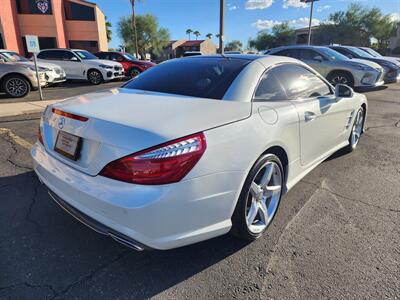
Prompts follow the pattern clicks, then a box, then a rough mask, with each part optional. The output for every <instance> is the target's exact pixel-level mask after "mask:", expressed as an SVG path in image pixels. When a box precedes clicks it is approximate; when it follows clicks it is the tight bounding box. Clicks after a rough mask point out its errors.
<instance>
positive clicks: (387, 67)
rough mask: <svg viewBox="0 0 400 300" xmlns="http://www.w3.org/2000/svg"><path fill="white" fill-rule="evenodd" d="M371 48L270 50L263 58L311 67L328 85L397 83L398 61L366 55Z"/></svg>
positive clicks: (333, 46) (399, 73) (304, 47)
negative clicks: (291, 60)
mask: <svg viewBox="0 0 400 300" xmlns="http://www.w3.org/2000/svg"><path fill="white" fill-rule="evenodd" d="M371 50H372V49H370V48H364V49H363V48H357V47H353V46H342V45H329V46H326V47H325V46H307V45H295V46H282V47H278V48H274V49H269V50H267V51H265V52H264V54H269V55H278V56H288V57H292V58H296V59H299V60H301V61H303V62H305V63H306V64H308V65H310V66H311V67H313V68H314V69H315V70H317V71H318V72H319V73H320V74H321V75H323V76H324V77H325V78H326V79H327V80H328V81H329V82H330V83H331V84H333V85H336V84H339V83H341V84H347V85H349V86H351V87H357V88H370V87H377V86H381V85H383V84H385V83H393V82H397V81H399V80H400V60H399V59H396V58H393V57H383V56H378V55H379V54H377V53H376V54H375V56H373V55H372V54H370V53H369V52H368V51H371Z"/></svg>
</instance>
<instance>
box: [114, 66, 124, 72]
mask: <svg viewBox="0 0 400 300" xmlns="http://www.w3.org/2000/svg"><path fill="white" fill-rule="evenodd" d="M114 70H116V71H119V70H122V68H121V67H118V66H114Z"/></svg>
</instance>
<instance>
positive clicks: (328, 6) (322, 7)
mask: <svg viewBox="0 0 400 300" xmlns="http://www.w3.org/2000/svg"><path fill="white" fill-rule="evenodd" d="M331 7H332V6H330V5H322V6H319V7H318V8H317V12H321V11H323V10H326V9H330V8H331Z"/></svg>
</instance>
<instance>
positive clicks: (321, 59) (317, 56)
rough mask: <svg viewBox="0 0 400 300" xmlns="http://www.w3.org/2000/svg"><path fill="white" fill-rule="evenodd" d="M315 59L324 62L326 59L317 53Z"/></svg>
mask: <svg viewBox="0 0 400 300" xmlns="http://www.w3.org/2000/svg"><path fill="white" fill-rule="evenodd" d="M313 60H316V61H318V62H322V61H323V60H324V59H323V58H322V56H321V55H316V56H314V57H313Z"/></svg>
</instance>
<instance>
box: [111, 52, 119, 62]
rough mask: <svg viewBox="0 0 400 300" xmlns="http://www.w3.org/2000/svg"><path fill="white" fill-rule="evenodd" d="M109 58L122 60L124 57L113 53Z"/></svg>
mask: <svg viewBox="0 0 400 300" xmlns="http://www.w3.org/2000/svg"><path fill="white" fill-rule="evenodd" d="M109 59H111V60H113V61H122V57H121V55H119V54H118V53H111V54H110V58H109Z"/></svg>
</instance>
